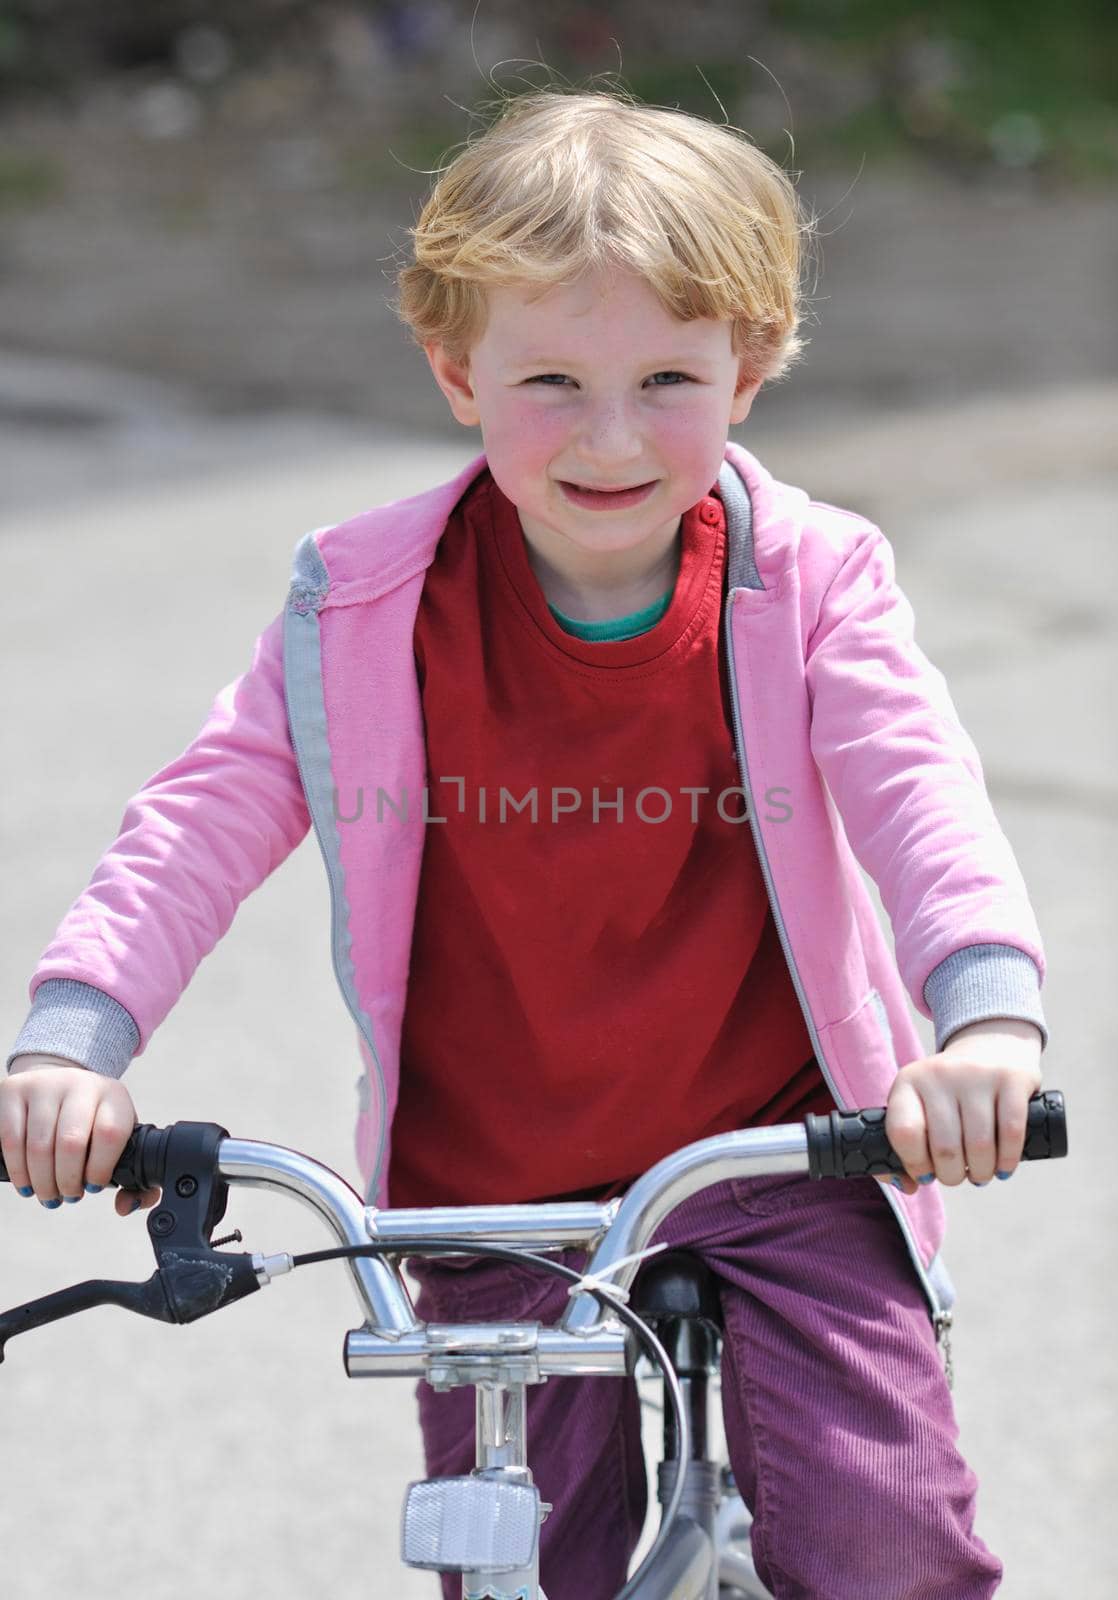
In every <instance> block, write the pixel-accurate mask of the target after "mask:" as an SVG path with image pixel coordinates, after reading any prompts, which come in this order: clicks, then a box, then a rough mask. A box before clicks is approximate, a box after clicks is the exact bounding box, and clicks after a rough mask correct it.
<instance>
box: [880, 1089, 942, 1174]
mask: <svg viewBox="0 0 1118 1600" xmlns="http://www.w3.org/2000/svg"><path fill="white" fill-rule="evenodd" d="M885 1136H886V1138H887V1139H888V1140H889V1143H890V1144H891V1145H892V1146H893V1149H894V1150H895V1151H896V1152H897V1154H898V1155H899V1156H900V1158H901V1160H902V1161H903V1162H904V1165H905V1177H906V1178H907V1179H908V1182H907V1184H905V1183H904V1182H903V1180H902V1187H903V1188H904V1190H905V1193H906V1194H913V1193H914V1192H915V1189H916V1183H915V1181H914V1180H916V1179H919V1178H921V1177H922V1176H923V1175H924V1174H925V1173H930V1172H931V1169H932V1162H931V1157H930V1156H929V1154H928V1138H927V1114H926V1112H925V1109H924V1102H923V1100H922V1099H921V1098H920V1095H919V1094H918V1092H917V1090H916V1088H915V1086H914V1085H913V1084H911V1083H908V1082H907V1081H905V1080H904V1079H900V1078H899V1079H898V1080H897V1081H896V1082H895V1083H894V1085H893V1088H892V1090H891V1091H890V1094H889V1103H888V1105H887V1106H886V1108H885Z"/></svg>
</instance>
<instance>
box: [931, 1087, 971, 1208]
mask: <svg viewBox="0 0 1118 1600" xmlns="http://www.w3.org/2000/svg"><path fill="white" fill-rule="evenodd" d="M924 1111H925V1114H926V1116H927V1119H928V1155H929V1156H930V1158H931V1167H932V1171H933V1172H934V1173H935V1175H936V1177H937V1178H938V1180H939V1181H940V1183H946V1184H951V1185H954V1184H958V1183H962V1181H963V1179H964V1178H965V1177H966V1175H967V1165H966V1160H965V1158H964V1155H963V1124H962V1119H961V1117H960V1114H959V1102H958V1100H957V1099H956V1098H955V1096H954V1094H952V1093H951V1092H950V1091H949V1090H945V1089H940V1090H938V1091H937V1090H936V1089H935V1088H933V1087H929V1088H927V1089H926V1090H925V1097H924Z"/></svg>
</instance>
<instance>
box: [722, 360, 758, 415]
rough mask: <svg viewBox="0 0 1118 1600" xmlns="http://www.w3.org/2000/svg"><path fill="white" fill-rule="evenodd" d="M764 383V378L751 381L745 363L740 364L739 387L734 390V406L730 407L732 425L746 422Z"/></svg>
mask: <svg viewBox="0 0 1118 1600" xmlns="http://www.w3.org/2000/svg"><path fill="white" fill-rule="evenodd" d="M764 381H765V380H764V379H763V378H756V379H754V380H752V381H750V379H749V378H748V376H747V375H746V370H745V362H744V361H743V362H741V363H740V365H739V367H738V386H737V388H736V389H735V390H734V399H733V404H732V405H731V407H730V421H731V423H734V422H744V421H745V419H746V417H747V416H748V415H749V413H750V410H751V408H752V405H753V402H754V400H755V399H756V397H757V391H758V389H759V388H760V387H761V385H762V383H763V382H764Z"/></svg>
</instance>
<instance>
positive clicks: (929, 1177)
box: [916, 1172, 936, 1183]
mask: <svg viewBox="0 0 1118 1600" xmlns="http://www.w3.org/2000/svg"><path fill="white" fill-rule="evenodd" d="M916 1181H917V1183H935V1181H936V1175H935V1173H934V1172H925V1173H924V1174H923V1176H922V1177H919V1178H917V1180H916Z"/></svg>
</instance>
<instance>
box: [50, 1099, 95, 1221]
mask: <svg viewBox="0 0 1118 1600" xmlns="http://www.w3.org/2000/svg"><path fill="white" fill-rule="evenodd" d="M89 1112H90V1103H89V1095H88V1092H86V1085H85V1083H84V1082H82V1081H81V1080H75V1083H74V1086H73V1088H72V1089H71V1090H70V1091H69V1092H64V1093H63V1096H62V1103H61V1104H60V1106H59V1108H58V1124H57V1126H56V1128H55V1131H54V1178H55V1182H56V1183H57V1184H58V1192H59V1194H60V1195H61V1196H62V1198H63V1199H64V1200H70V1201H72V1202H75V1203H76V1202H77V1201H78V1200H80V1199H81V1197H82V1194H83V1193H84V1190H83V1187H82V1185H83V1183H84V1181H85V1162H86V1156H87V1155H88V1153H89Z"/></svg>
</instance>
